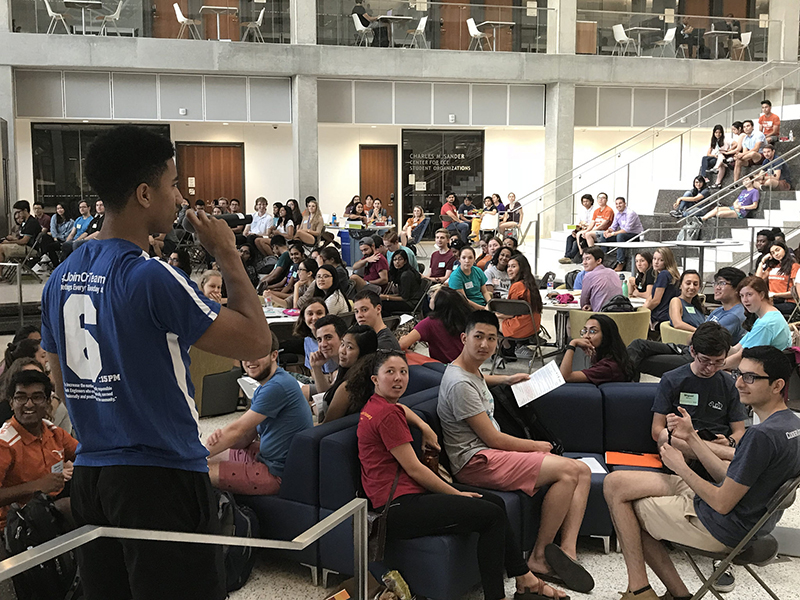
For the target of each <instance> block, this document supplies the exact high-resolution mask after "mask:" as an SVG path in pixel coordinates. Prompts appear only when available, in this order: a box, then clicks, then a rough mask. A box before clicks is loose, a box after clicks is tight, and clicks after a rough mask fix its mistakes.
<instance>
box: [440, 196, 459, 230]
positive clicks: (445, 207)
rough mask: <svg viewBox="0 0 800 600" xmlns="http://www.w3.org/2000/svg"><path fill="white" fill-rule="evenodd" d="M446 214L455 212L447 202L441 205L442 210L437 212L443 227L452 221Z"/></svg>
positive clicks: (453, 207)
mask: <svg viewBox="0 0 800 600" xmlns="http://www.w3.org/2000/svg"><path fill="white" fill-rule="evenodd" d="M448 212H456V207H455V206H453V205H452V204H450V203H449V202H445V203H444V204H442V210H440V211H439V216H440V217H441V218H442V226H443V227H447V226H448V225H449V224H450V222H451V221H452V220H453V219H451V218H450V216H449V215H448V214H447V213H448Z"/></svg>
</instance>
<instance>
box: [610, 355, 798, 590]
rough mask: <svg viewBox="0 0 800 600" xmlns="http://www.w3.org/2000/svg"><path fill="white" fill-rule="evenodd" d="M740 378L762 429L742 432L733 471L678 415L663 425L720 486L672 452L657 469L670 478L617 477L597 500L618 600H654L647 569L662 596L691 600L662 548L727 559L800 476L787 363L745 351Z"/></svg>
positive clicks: (667, 450) (664, 452) (666, 449)
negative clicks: (602, 504) (615, 547)
mask: <svg viewBox="0 0 800 600" xmlns="http://www.w3.org/2000/svg"><path fill="white" fill-rule="evenodd" d="M739 369H740V370H738V371H735V372H734V375H735V376H736V388H737V389H738V390H739V394H740V397H741V401H742V402H743V403H744V404H746V405H748V406H751V407H752V408H753V411H754V412H755V414H756V415H758V418H759V419H760V421H761V422H760V423H759V424H758V425H753V426H752V427H750V428H749V429H748V430H747V431H746V432H745V434H744V436H743V437H742V440H741V443H740V444H739V445H738V446H737V448H736V450H735V452H734V455H733V460H732V461H731V462H730V463H728V462H726V461H724V460H722V459H720V458H719V457H718V456H717V455H716V454H714V452H712V451H711V448H709V446H708V445H707V444H706V443H705V442H704V441H703V440H702V439H700V436H699V435H698V434H697V432H696V431H695V428H694V426H693V424H692V419H691V417H690V416H689V413H687V412H686V410H684V409H683V408H682V407H679V408H678V410H679V412H680V415H676V414H671V415H668V417H667V428H668V429H669V430H670V431H671V432H672V438H673V439H675V440H680V441H681V442H683V443H684V444H686V445H687V446H688V447H689V448H691V450H692V452H693V453H694V454H695V456H697V458H698V459H699V460H700V461H701V462H702V463H703V466H704V467H705V468H706V470H707V471H708V473H709V474H710V475H711V476H712V477H713V478H714V480H715V481H716V482H717V484H714V483H711V482H709V481H706V480H705V479H703V478H702V477H700V476H699V475H697V473H695V472H694V471H693V470H692V469H691V468H690V467H689V466H688V465H687V464H686V459H685V458H684V455H683V453H681V451H680V450H678V449H677V448H676V447H674V446H673V445H671V444H665V445H663V446H662V447H661V459H662V460H663V461H664V465H665V466H666V467H668V468H669V469H671V470H672V471H673V472H674V473H675V474H674V475H666V474H664V473H651V472H642V471H615V472H613V473H610V474H609V475H608V476H607V477H606V478H605V482H604V485H603V492H604V494H605V497H606V502H607V503H608V507H609V509H610V511H611V519H612V520H613V522H614V528H615V529H616V532H617V537H618V539H619V542H620V545H621V546H622V554H623V556H624V558H625V566H626V567H627V571H628V591H626V592H625V593H624V594H623V595H622V600H658V598H659V597H658V595H656V593H655V591H653V589H652V588H651V587H650V584H649V582H648V579H647V570H646V568H645V563H646V564H647V565H649V566H650V568H651V569H652V570H653V572H654V573H655V574H656V576H657V577H658V578H659V579H660V580H661V581H662V582H663V583H664V585H665V586H666V587H667V591H668V594H669V595H668V596H667V597H670V596H671V597H672V598H673V599H674V600H683V599H688V598H690V597H691V595H692V594H691V592H689V590H688V589H687V587H686V584H684V582H683V580H682V579H681V577H680V575H679V574H678V571H677V570H676V569H675V565H673V563H672V561H671V560H670V557H669V554H668V553H667V550H666V548H665V547H664V546H663V545H662V544H661V543H659V540H665V541H671V542H675V543H678V544H684V545H686V546H691V547H693V548H698V549H700V550H706V551H709V552H724V551H726V550H729V549H730V548H733V547H735V546H736V545H737V544H738V543H739V542H740V541H741V540H742V538H743V537H744V536H745V535H746V534H747V532H748V531H749V530H750V529H752V528H753V527H754V526H755V524H756V523H757V522H758V520H759V519H760V518H761V517H762V516H763V515H764V513H765V512H766V510H767V508H766V507H767V504H768V502H769V500H770V499H771V498H772V496H773V495H774V494H775V492H776V491H777V490H778V488H779V487H780V486H781V485H783V483H784V482H785V481H787V480H789V479H791V478H794V477H796V476H797V475H798V474H800V418H798V417H797V416H796V415H795V414H794V413H793V412H792V411H790V410H789V409H788V408H787V407H786V402H785V399H784V398H785V393H786V386H787V383H788V381H789V377H790V376H791V374H792V366H791V364H790V363H789V360H788V359H787V358H786V357H785V356H784V355H783V353H782V352H781V351H780V350H777V349H776V348H773V347H771V346H757V347H754V348H747V349H745V350H744V352H743V356H742V361H741V363H740V365H739ZM779 518H780V513H776V514H775V515H774V516H773V517H772V518H771V519H769V520H768V521H767V522H766V523H765V524H764V526H763V527H762V528H761V531H760V534H761V535H763V534H766V533H769V532H770V531H772V529H773V528H774V527H775V524H776V523H777V522H778V519H779Z"/></svg>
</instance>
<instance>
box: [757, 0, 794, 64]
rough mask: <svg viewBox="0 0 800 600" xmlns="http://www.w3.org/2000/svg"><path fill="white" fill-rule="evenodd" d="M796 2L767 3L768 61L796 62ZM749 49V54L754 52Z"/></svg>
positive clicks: (772, 1) (785, 0) (783, 0)
mask: <svg viewBox="0 0 800 600" xmlns="http://www.w3.org/2000/svg"><path fill="white" fill-rule="evenodd" d="M797 14H798V8H797V0H770V2H769V19H770V28H769V47H768V49H767V57H768V58H769V60H786V61H796V60H797V47H798V36H799V35H800V32H799V31H798V29H799V28H800V21H798V18H797ZM754 51H755V50H754V49H753V48H750V52H751V53H752V52H754Z"/></svg>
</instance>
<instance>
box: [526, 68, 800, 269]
mask: <svg viewBox="0 0 800 600" xmlns="http://www.w3.org/2000/svg"><path fill="white" fill-rule="evenodd" d="M777 67H778V65H777V64H774V63H767V65H764V67H763V68H765V69H767V70H765V71H763V72H761V73H757V74H755V75H754V76H755V77H761V78H762V80H763V78H764V77H765V76H766V75H768V74H769V73H772V72H773V71H775V70H776V69H777ZM757 71H758V69H757ZM798 74H800V67H794V68H791V70H790V71H789V72H787V73H783V74H782V75H780V77H778V78H777V79H775V80H774V81H770V82H769V83H766V84H764V85H762V86H761V87H759V88H757V89H755V90H754V89H753V88H752V77H751V78H750V79H749V80H748V81H749V82H750V86H749V89H747V90H746V91H742V92H740V93H741V94H746V95H743V96H742V97H740V98H739V99H738V100H736V98H735V97H734V96H733V92H735V91H737V90H738V89H740V88H743V87H746V84H742V85H740V86H738V87H736V88H733V89H728V88H727V86H726V87H723V88H720V89H719V90H716V91H715V92H714V93H712V94H710V95H709V96H706V97H704V98H701V99H700V100H697V101H696V102H694V103H692V104H691V105H689V106H688V107H686V108H683V109H680V110H679V111H676V112H675V113H673V114H672V115H670V116H668V117H667V118H666V119H662V120H661V121H659V122H658V123H656V124H655V125H653V126H651V127H648V128H647V129H645V130H644V131H642V132H640V133H639V134H637V135H635V136H632V137H631V138H628V140H625V141H624V142H622V143H621V144H618V145H617V146H616V147H614V148H612V149H609V150H607V151H606V152H604V153H603V155H605V158H604V159H603V160H601V161H600V162H598V163H597V164H591V163H592V162H593V161H587V162H586V163H584V164H583V165H581V166H579V167H576V168H574V169H573V170H572V171H569V172H567V173H565V174H563V175H562V176H560V177H557V178H556V179H554V180H552V181H549V182H547V183H545V184H544V185H543V186H540V187H539V188H537V189H536V190H534V191H533V192H529V193H527V194H524V195H523V196H521V197H520V196H518V199H519V200H520V202H521V203H522V205H523V207H524V206H527V205H531V204H533V203H534V202H539V201H542V200H543V198H544V196H545V195H546V194H552V193H554V192H555V191H556V190H558V189H560V188H561V187H564V186H567V185H569V192H568V194H566V195H564V196H563V197H561V198H557V199H556V200H555V201H554V202H552V203H550V204H548V205H547V206H545V207H543V208H541V209H540V210H537V211H535V213H536V214H535V221H536V229H535V233H536V237H535V250H536V255H535V259H534V260H535V263H536V264H535V265H534V269H536V270H535V272H538V255H539V241H540V239H541V220H542V215H543V214H544V213H547V212H549V211H553V210H554V209H555V208H556V207H557V206H560V205H562V204H564V203H565V202H570V203H573V202H574V198H575V197H576V196H577V195H579V194H580V193H581V192H583V191H585V190H587V189H589V188H591V187H593V186H595V185H597V184H599V183H601V182H603V181H604V180H606V179H608V178H609V177H612V176H614V175H615V174H617V173H620V172H622V171H623V170H624V171H625V173H624V175H625V180H626V189H625V192H624V193H622V194H619V193H617V194H613V195H623V196H624V197H626V198H630V196H631V193H630V179H631V178H630V169H631V166H632V165H634V163H637V162H639V161H641V160H642V159H645V158H652V156H653V154H654V153H655V152H656V151H658V150H661V149H663V148H664V147H666V146H667V145H668V144H670V143H672V142H675V141H678V142H679V143H680V150H679V152H680V159H679V163H678V166H679V173H678V178H679V179H680V178H682V176H683V145H684V137H685V136H686V135H687V134H691V133H692V132H693V131H694V130H696V129H699V128H700V127H701V125H702V124H703V123H705V122H709V121H711V120H712V119H714V118H715V117H719V116H720V115H723V114H725V113H727V112H728V111H733V110H734V109H735V108H736V106H737V105H741V104H743V103H746V102H747V101H748V100H750V99H751V98H754V97H757V96H759V95H760V94H762V92H764V91H765V90H766V89H768V88H770V87H772V86H776V85H780V86H781V96H783V85H784V81H785V80H786V79H787V78H788V77H791V76H795V75H798ZM748 75H750V74H748ZM740 79H742V78H740ZM736 81H739V80H736ZM717 93H719V97H715V94H717ZM728 95H730V96H731V99H732V100H735V101H733V102H732V103H731V104H730V105H726V106H725V107H723V108H722V109H721V110H718V111H717V112H715V113H713V114H711V115H708V116H705V115H701V114H700V111H701V110H703V109H706V108H707V107H708V106H709V105H713V104H715V103H718V102H719V101H720V100H722V99H723V98H724V96H728ZM781 104H783V101H781ZM695 115H696V118H697V123H696V124H695V125H692V126H691V127H688V128H687V129H684V130H682V131H680V132H677V133H675V134H674V135H672V136H665V140H664V141H663V142H662V143H660V144H659V145H658V146H654V147H653V148H651V149H650V150H648V151H647V152H645V153H644V154H640V155H638V156H635V157H634V158H632V159H631V160H630V161H629V162H627V163H625V164H623V165H620V166H617V167H615V168H614V169H612V170H610V171H602V173H601V174H600V175H599V176H598V177H597V178H596V179H594V180H592V181H591V182H590V183H586V184H582V186H581V187H580V188H579V189H577V190H575V189H574V188H573V187H572V184H573V183H574V181H575V180H578V179H581V178H583V177H584V176H585V175H586V174H587V171H589V170H591V169H597V168H598V167H600V166H602V165H603V164H605V163H606V162H608V161H610V160H615V159H616V158H617V157H618V156H619V155H620V154H621V153H622V152H623V151H629V150H630V149H631V148H633V147H635V146H636V145H638V144H640V143H642V142H643V141H653V140H654V139H655V138H656V137H659V134H660V133H661V132H662V131H663V130H664V129H663V128H666V127H669V125H670V124H671V123H672V124H674V122H676V121H679V119H686V118H688V117H693V116H695ZM662 127H663V128H662ZM648 132H650V134H651V137H649V138H646V139H645V138H643V139H639V140H638V141H636V142H635V143H634V144H633V145H631V146H629V147H627V148H624V149H621V147H622V146H623V145H625V144H626V143H628V142H631V141H634V140H636V139H637V138H639V137H640V136H642V135H644V134H646V133H648ZM614 151H615V152H616V153H615V154H611V152H614ZM603 155H601V156H603ZM579 169H585V170H584V171H583V172H580V173H579V172H578V170H579ZM560 180H561V181H560ZM559 181H560V182H559ZM549 186H552V189H548V188H549Z"/></svg>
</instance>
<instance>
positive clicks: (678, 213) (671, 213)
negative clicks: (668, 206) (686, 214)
mask: <svg viewBox="0 0 800 600" xmlns="http://www.w3.org/2000/svg"><path fill="white" fill-rule="evenodd" d="M669 216H670V217H675V218H676V219H680V218H681V217H682V216H683V213H681V211H679V210H671V211H669Z"/></svg>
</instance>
